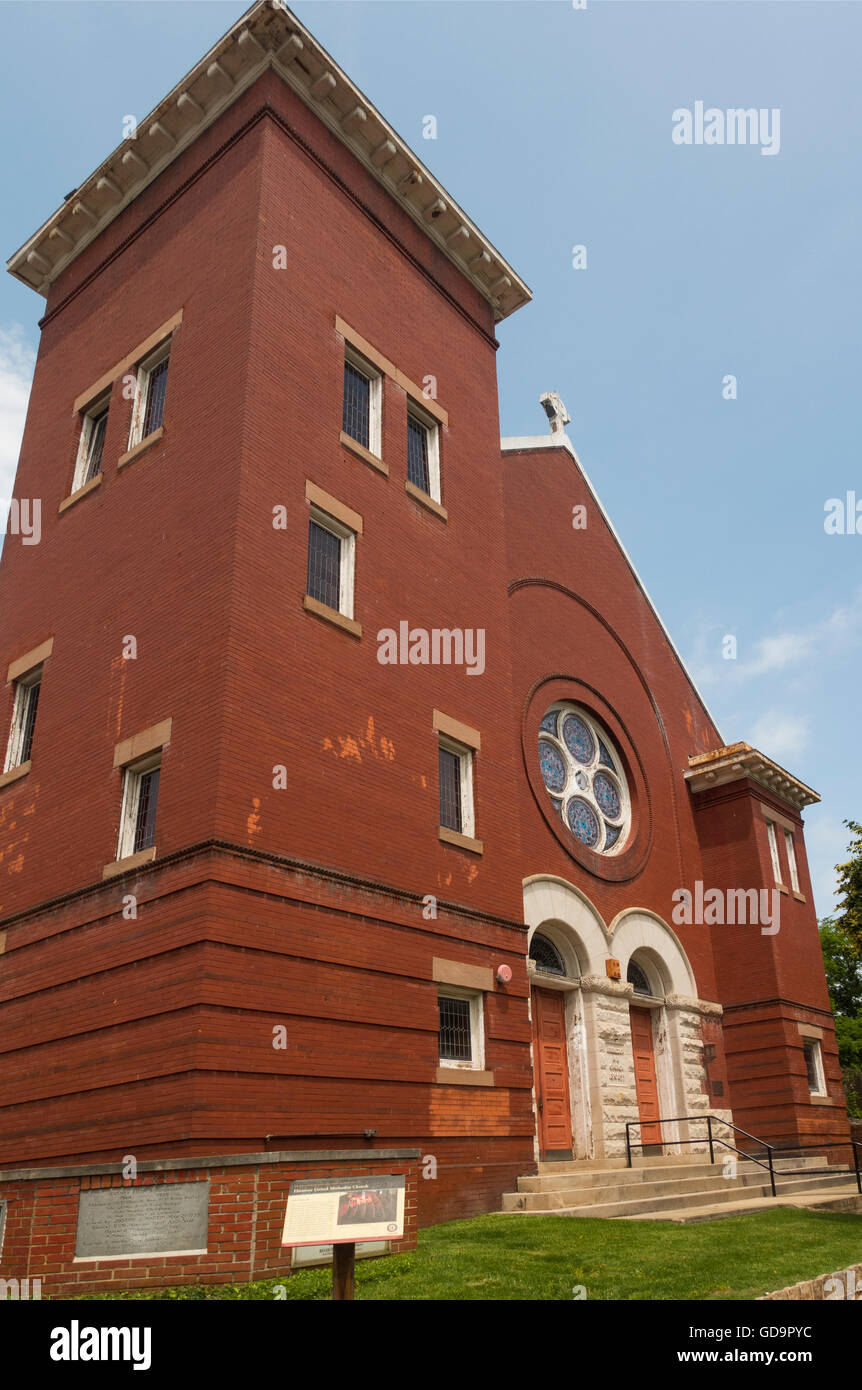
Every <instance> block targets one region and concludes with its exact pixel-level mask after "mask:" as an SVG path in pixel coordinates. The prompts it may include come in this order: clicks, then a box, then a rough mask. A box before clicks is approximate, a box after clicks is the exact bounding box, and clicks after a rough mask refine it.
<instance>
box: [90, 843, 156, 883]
mask: <svg viewBox="0 0 862 1390" xmlns="http://www.w3.org/2000/svg"><path fill="white" fill-rule="evenodd" d="M155 857H156V847H155V845H150V848H149V849H142V850H139V851H138V853H137V854H127V855H126V857H125V858H124V859H116V860H114V863H113V864H106V865H105V867H104V869H103V870H102V878H116V876H117V875H118V874H127V873H129V871H130V870H131V869H140V868H142V866H143V865H144V864H151V863H152V862H153V860H154V859H155Z"/></svg>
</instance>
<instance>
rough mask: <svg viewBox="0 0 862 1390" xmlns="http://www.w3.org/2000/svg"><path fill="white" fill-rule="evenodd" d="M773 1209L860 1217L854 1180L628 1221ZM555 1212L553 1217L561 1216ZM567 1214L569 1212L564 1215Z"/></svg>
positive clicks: (685, 1220)
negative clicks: (824, 1188) (826, 1187)
mask: <svg viewBox="0 0 862 1390" xmlns="http://www.w3.org/2000/svg"><path fill="white" fill-rule="evenodd" d="M776 1207H804V1208H808V1209H814V1210H816V1211H830V1210H839V1211H851V1212H855V1213H857V1214H859V1215H862V1197H860V1196H859V1193H858V1191H857V1188H856V1180H855V1178H854V1179H853V1181H852V1182H851V1183H844V1184H843V1185H842V1186H841V1187H840V1188H839V1187H834V1188H832V1189H830V1192H829V1195H828V1196H826V1195H825V1194H824V1193H823V1191H822V1190H818V1189H815V1190H814V1191H804V1192H797V1193H783V1192H781V1191H779V1194H778V1196H777V1197H772V1196H768V1197H754V1198H747V1199H745V1200H740V1201H738V1202H725V1203H723V1204H718V1205H710V1204H705V1205H704V1206H702V1207H681V1208H677V1209H673V1208H671V1209H669V1210H666V1211H662V1212H649V1211H644V1212H633V1213H632V1214H631V1215H630V1216H629V1218H628V1219H629V1220H630V1221H676V1222H678V1223H681V1224H688V1223H689V1222H693V1221H718V1220H721V1219H722V1218H724V1217H728V1216H744V1215H745V1213H746V1212H753V1211H774V1210H775V1208H776ZM563 1214H564V1213H562V1212H557V1213H556V1215H558V1216H560V1215H563ZM565 1214H568V1213H565Z"/></svg>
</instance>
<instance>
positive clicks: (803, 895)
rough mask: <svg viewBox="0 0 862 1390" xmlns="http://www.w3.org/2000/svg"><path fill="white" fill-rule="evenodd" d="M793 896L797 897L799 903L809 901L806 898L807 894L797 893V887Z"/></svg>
mask: <svg viewBox="0 0 862 1390" xmlns="http://www.w3.org/2000/svg"><path fill="white" fill-rule="evenodd" d="M793 896H794V898H795V899H796V901H797V902H798V903H804V902H807V899H806V897H805V894H804V893H797V892H796V890H795V889H794V892H793Z"/></svg>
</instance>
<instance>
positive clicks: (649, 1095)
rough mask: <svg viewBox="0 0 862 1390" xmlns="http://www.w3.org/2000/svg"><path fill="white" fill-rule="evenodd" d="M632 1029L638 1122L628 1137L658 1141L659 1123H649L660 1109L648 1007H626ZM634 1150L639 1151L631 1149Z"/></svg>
mask: <svg viewBox="0 0 862 1390" xmlns="http://www.w3.org/2000/svg"><path fill="white" fill-rule="evenodd" d="M629 1018H630V1019H631V1029H632V1052H633V1053H634V1059H635V1090H636V1091H637V1098H638V1115H639V1116H640V1120H641V1126H640V1135H638V1134H637V1131H633V1132H632V1139H633V1140H635V1141H637V1139H638V1138H639V1139H640V1142H641V1143H642V1144H649V1145H654V1144H659V1145H660V1144H661V1125H657V1124H655V1123H653V1124H650V1123H649V1121H651V1120H652V1121H655V1120H657V1119H658V1117H659V1115H660V1114H661V1111H660V1110H659V1105H658V1082H657V1081H656V1076H655V1052H654V1050H653V1041H652V1011H651V1010H650V1009H633V1008H630V1009H629ZM634 1152H635V1153H636V1154H637V1153H639V1152H640V1150H639V1149H635V1151H634Z"/></svg>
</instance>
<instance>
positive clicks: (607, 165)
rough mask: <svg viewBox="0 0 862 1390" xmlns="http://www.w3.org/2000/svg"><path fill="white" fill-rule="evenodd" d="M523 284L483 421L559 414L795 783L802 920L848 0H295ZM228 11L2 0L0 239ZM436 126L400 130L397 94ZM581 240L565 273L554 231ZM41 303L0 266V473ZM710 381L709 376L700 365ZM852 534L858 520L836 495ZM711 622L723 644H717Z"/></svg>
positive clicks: (849, 301) (856, 365) (38, 215)
mask: <svg viewBox="0 0 862 1390" xmlns="http://www.w3.org/2000/svg"><path fill="white" fill-rule="evenodd" d="M293 8H294V10H295V12H296V13H297V14H298V16H299V18H300V19H301V20H302V21H303V22H304V23H305V24H307V25H308V26H309V27H310V28H311V29H312V30H313V31H314V33H315V34H316V35H317V37H318V38H319V39H320V40H321V42H322V43H323V44H324V45H325V46H326V47H327V48H328V49H329V50H330V52H331V53H332V54H333V56H334V57H335V58H336V60H337V61H338V62H339V63H340V64H341V65H342V66H343V67H344V68H345V69H346V71H347V72H348V73H349V74H350V76H351V77H352V78H353V80H354V81H355V82H356V83H357V84H358V85H359V86H360V87H361V88H362V89H363V90H364V91H365V92H366V94H367V95H368V96H369V98H370V99H371V100H372V101H373V102H374V103H375V105H376V106H378V107H379V109H380V110H381V111H382V112H383V114H384V115H385V116H386V117H387V118H388V119H389V120H390V121H391V123H392V124H393V125H394V126H395V127H396V129H397V130H398V131H399V132H400V133H401V135H403V136H404V138H405V139H407V140H408V142H409V143H411V144H412V145H413V146H414V148H415V149H416V150H417V152H418V154H419V155H420V157H421V158H422V159H423V160H424V161H425V163H426V164H428V165H429V167H430V168H431V169H432V170H433V172H434V173H435V174H436V175H437V176H438V177H439V178H440V179H441V181H442V182H443V183H444V184H445V185H446V187H447V188H448V189H449V191H450V192H451V194H452V195H453V196H454V197H455V198H457V199H458V200H459V201H460V202H461V203H462V205H463V206H464V207H465V208H466V210H467V211H468V212H469V213H470V215H471V216H472V217H473V219H474V220H475V221H476V222H477V223H478V225H479V226H480V227H481V228H482V230H483V231H484V232H485V234H486V235H487V236H488V237H489V238H490V240H491V241H492V242H494V244H495V245H496V246H497V247H498V248H499V250H500V251H501V252H502V253H503V255H505V256H506V257H507V259H509V260H510V261H511V262H512V264H513V265H514V266H515V268H516V269H517V270H518V272H519V273H520V274H521V275H522V276H523V277H524V279H525V280H526V281H527V283H528V284H529V285H530V287H531V288H532V290H533V294H534V302H533V304H531V305H530V306H529V307H527V308H525V309H522V310H520V311H519V312H518V313H517V314H515V315H514V316H513V317H512V318H511V319H510V320H507V321H506V322H504V323H503V324H502V325H501V326H500V329H499V338H500V341H501V344H502V347H501V351H500V354H499V380H500V398H501V416H502V419H501V427H502V433H503V434H507V435H508V434H533V433H544V432H545V430H546V422H545V419H544V415H543V414H542V412H541V410H540V408H539V405H538V397H539V394H540V393H541V392H542V391H545V390H549V389H554V390H557V391H559V392H560V394H561V395H562V396H563V399H564V400H565V402H566V404H567V406H568V408H569V412H570V414H571V416H572V423H571V425H570V426H569V434H570V437H571V438H572V441H573V443H574V444H575V447H576V449H577V450H578V453H579V455H580V457H581V459H582V460H583V463H584V466H585V468H586V469H587V472H588V473H589V474H590V477H591V478H592V481H593V483H594V485H595V486H596V488H597V490H598V492H599V495H600V496H601V498H602V500H603V502H604V504H605V506H606V508H607V509H608V511H609V513H610V515H611V517H612V518H613V520H614V523H615V525H616V527H617V530H618V531H619V533H620V535H621V537H622V539H623V542H624V543H625V545H626V546H627V548H628V550H629V553H630V554H631V556H632V558H633V560H634V562H635V564H636V565H637V567H638V570H639V572H640V574H641V576H642V578H643V580H644V582H645V584H646V586H647V588H648V590H649V591H650V593H651V595H652V597H653V599H654V601H655V602H656V604H657V606H658V608H659V611H660V612H661V614H662V616H663V618H664V621H665V623H666V625H667V627H668V629H669V630H670V632H671V634H672V636H673V638H674V640H675V642H676V644H677V646H678V647H679V648H680V650H681V652H682V654H683V656H684V658H685V659H686V661H687V663H688V665H689V668H690V670H691V671H692V674H693V675H694V677H695V679H696V680H697V682H698V684H699V686H700V688H701V690H702V692H703V694H704V696H705V698H706V701H707V704H708V705H709V707H710V709H711V710H712V712H713V714H714V716H715V717H716V719H717V720H718V723H719V726H720V728H721V731H722V734H723V735H724V737H725V739H726V740H727V741H728V742H733V741H735V740H737V739H745V740H747V741H748V742H750V743H753V744H754V745H755V746H757V747H760V748H761V749H762V750H763V751H764V752H765V753H767V754H769V755H770V756H771V757H773V758H774V759H775V760H776V761H778V762H780V763H783V764H784V765H785V766H787V767H788V768H789V769H790V770H791V771H792V772H794V773H795V774H796V775H797V776H799V777H801V778H802V780H803V781H805V782H807V783H809V785H811V786H813V787H815V788H816V789H817V790H818V791H819V792H820V793H821V795H822V797H823V804H822V805H821V806H817V807H813V808H811V809H810V810H809V811H808V812H807V813H806V827H807V828H806V841H807V844H808V851H809V858H810V860H811V865H812V872H813V877H814V884H815V898H816V905H817V909H818V912H819V914H821V915H823V914H824V913H826V912H827V911H829V910H830V909H831V907H832V901H833V899H832V891H833V883H834V874H833V865H834V864H835V863H836V862H837V861H839V860H840V859H843V858H844V857H845V854H844V851H845V848H846V844H847V838H848V832H847V831H846V830H845V829H844V828H843V826H842V823H841V822H842V820H843V819H844V818H847V817H849V818H854V819H862V794H860V775H859V774H860V754H859V745H858V737H857V732H856V731H857V728H858V722H859V706H860V698H859V687H860V684H862V534H859V535H855V534H844V535H827V534H826V532H825V529H824V518H825V504H826V502H827V500H828V499H830V498H844V497H845V495H846V493H847V492H848V491H849V490H853V491H855V492H857V493H858V495H859V498H860V500H862V467H860V449H859V443H858V438H857V435H858V424H857V420H858V407H857V401H858V398H859V376H860V349H859V320H860V269H859V257H858V252H857V248H858V246H859V244H860V240H862V238H860V213H862V185H860V179H859V168H860V164H859V138H860V133H862V84H860V83H859V80H858V55H859V52H860V51H862V6H859V5H857V4H851V3H847V4H831V3H829V0H816V2H812V3H807V0H798V2H796V3H794V2H793V0H782V3H774V4H773V3H754V0H749V3H729V2H728V0H717V2H716V3H689V2H688V0H678V2H677V3H653V2H652V0H636V3H625V2H624V0H620V2H619V3H607V2H606V3H599V2H598V0H587V7H586V9H583V10H576V9H574V8H573V6H572V4H570V3H569V0H554V2H553V3H543V2H542V0H515V3H499V0H476V2H475V3H471V0H459V3H455V2H454V0H428V2H427V3H426V2H425V0H416V2H415V3H413V2H412V0H411V2H407V0H383V2H378V3H364V0H350V3H340V0H323V2H322V3H321V2H320V0H308V3H301V2H300V0H297V3H296V4H294V6H293ZM242 9H243V6H242V4H241V3H239V4H229V3H228V4H224V3H210V0H188V3H182V2H179V3H178V2H177V0H174V2H173V3H150V0H135V3H113V0H107V2H106V3H98V4H97V3H92V4H91V3H86V4H82V3H78V0H65V3H53V2H52V0H46V3H38V0H30V3H6V4H3V6H2V21H3V32H4V40H5V41H4V44H3V46H2V52H0V111H2V128H3V130H4V131H5V132H6V138H5V140H4V141H3V144H2V154H0V159H2V169H3V176H4V183H5V187H6V189H7V190H10V189H11V190H14V196H13V195H10V194H9V193H8V192H7V196H6V197H4V198H3V200H2V206H0V229H2V245H3V249H4V255H6V256H8V255H10V254H11V253H12V252H13V251H14V250H16V249H17V248H18V246H20V245H21V243H22V242H23V241H24V240H26V238H27V237H28V236H29V235H30V234H31V233H32V232H33V231H34V230H35V229H36V227H37V226H38V225H39V224H40V223H41V222H42V221H43V220H44V219H45V218H46V217H47V216H48V215H49V214H50V213H51V212H53V210H54V209H55V208H56V207H57V206H58V204H59V203H60V202H61V201H62V198H63V195H64V194H65V193H66V192H67V191H68V190H69V189H71V188H73V187H74V186H75V185H77V184H78V183H80V182H81V181H82V180H83V179H84V178H85V177H86V176H87V175H88V174H89V173H90V172H91V171H92V169H93V168H94V167H95V166H96V165H97V164H98V163H99V162H100V161H101V160H102V159H103V158H104V157H105V156H106V155H107V154H108V153H109V152H110V151H111V150H112V149H113V148H114V147H115V146H116V145H117V144H119V143H120V141H121V139H122V134H123V132H122V121H123V117H124V116H125V115H128V114H132V115H135V116H137V117H139V118H140V117H142V116H144V115H145V114H146V113H147V112H148V111H149V110H150V109H151V108H152V107H153V106H154V105H155V104H156V103H157V101H158V100H159V99H160V98H161V97H162V96H164V95H165V93H166V92H167V91H168V90H169V89H170V88H171V87H172V86H173V85H174V84H175V82H177V81H178V79H179V78H180V77H181V76H182V75H183V74H184V73H185V72H186V71H187V70H188V69H189V68H190V67H191V66H192V65H193V64H194V63H195V62H196V61H197V60H198V58H200V57H201V56H202V55H203V53H204V52H205V51H206V50H207V48H209V47H210V46H211V44H212V43H214V42H215V41H216V39H217V38H219V37H220V35H221V34H222V33H223V32H224V31H225V30H226V29H227V28H228V27H229V26H230V25H231V24H232V23H233V22H234V20H235V19H237V18H238V17H239V15H240V14H241V12H242ZM697 101H703V102H704V104H705V106H706V107H714V108H718V109H721V110H726V109H727V108H732V107H734V108H735V107H746V108H749V107H755V108H757V109H758V110H760V109H761V108H763V109H768V110H770V111H771V110H772V109H773V108H777V109H778V110H779V112H780V148H779V150H778V153H776V154H774V155H771V156H770V155H764V154H762V153H761V149H760V147H759V146H753V145H746V146H741V145H739V144H737V145H735V146H730V145H727V144H716V145H705V144H703V145H689V146H684V145H677V144H675V143H674V141H673V139H672V129H673V112H674V111H675V110H677V109H680V108H689V109H693V108H694V104H695V102H697ZM426 115H434V116H435V117H436V119H437V138H436V140H425V139H423V138H422V129H423V117H425V116H426ZM575 245H583V246H585V247H586V249H587V265H586V269H581V270H575V269H574V268H573V266H572V248H573V246H575ZM42 304H43V301H42V300H41V299H40V298H39V297H38V296H37V295H35V294H34V293H33V292H32V291H30V290H27V289H25V288H24V286H22V285H20V284H18V283H17V282H16V281H14V280H13V279H12V278H11V277H10V276H8V275H4V276H3V277H2V280H0V496H2V497H7V498H8V497H9V496H10V495H11V491H12V475H13V471H14V466H15V461H16V459H17V448H18V442H19V440H20V431H21V428H22V425H23V412H24V409H25V408H26V398H27V386H28V382H29V376H30V373H31V370H32V360H33V354H34V351H35V347H36V344H37V342H38V328H37V326H36V325H37V319H38V317H39V315H40V312H41V308H42ZM730 374H732V375H734V376H735V377H736V379H737V393H738V394H737V398H736V399H735V400H728V399H725V398H724V396H723V392H722V383H723V379H724V377H725V376H727V375H730ZM860 532H862V519H860ZM726 634H732V635H733V636H734V637H735V638H736V641H737V658H736V660H733V661H731V660H725V659H723V657H722V639H723V638H724V636H725V635H726Z"/></svg>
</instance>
